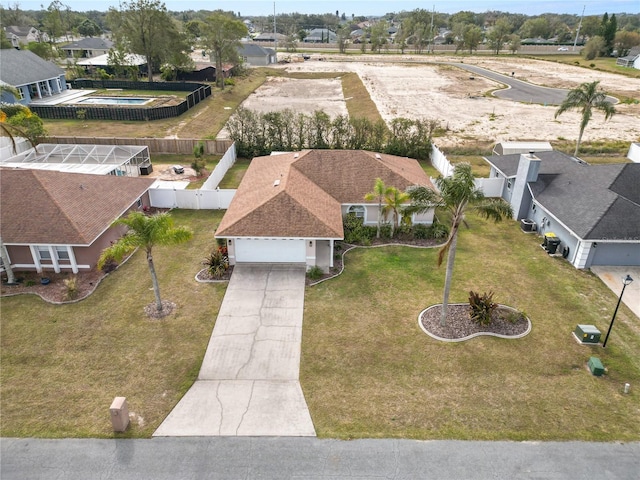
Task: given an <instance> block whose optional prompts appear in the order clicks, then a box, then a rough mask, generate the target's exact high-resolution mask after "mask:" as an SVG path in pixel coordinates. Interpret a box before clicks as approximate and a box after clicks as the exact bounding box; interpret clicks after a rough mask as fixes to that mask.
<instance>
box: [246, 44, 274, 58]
mask: <svg viewBox="0 0 640 480" xmlns="http://www.w3.org/2000/svg"><path fill="white" fill-rule="evenodd" d="M238 53H239V54H240V55H241V56H244V57H266V56H268V55H269V52H268V51H267V49H266V48H262V47H261V46H260V45H256V44H255V43H243V44H242V46H241V47H240V48H238Z"/></svg>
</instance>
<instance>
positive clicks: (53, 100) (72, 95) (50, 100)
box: [29, 90, 95, 105]
mask: <svg viewBox="0 0 640 480" xmlns="http://www.w3.org/2000/svg"><path fill="white" fill-rule="evenodd" d="M94 92H95V90H65V91H64V92H62V93H58V94H56V95H52V96H50V97H44V98H40V99H37V100H33V101H32V102H31V103H30V104H29V105H59V104H61V103H75V102H74V100H78V99H79V98H81V97H85V96H87V95H91V94H92V93H94Z"/></svg>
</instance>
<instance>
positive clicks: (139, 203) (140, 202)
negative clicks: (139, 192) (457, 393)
mask: <svg viewBox="0 0 640 480" xmlns="http://www.w3.org/2000/svg"><path fill="white" fill-rule="evenodd" d="M137 205H138V208H141V207H142V197H141V198H139V199H138V202H137Z"/></svg>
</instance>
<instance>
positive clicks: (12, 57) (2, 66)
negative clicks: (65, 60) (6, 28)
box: [0, 48, 67, 105]
mask: <svg viewBox="0 0 640 480" xmlns="http://www.w3.org/2000/svg"><path fill="white" fill-rule="evenodd" d="M0 81H1V82H3V83H6V84H8V85H11V86H13V87H15V88H16V89H17V90H18V98H16V99H15V101H16V102H17V103H21V104H23V105H29V103H31V101H32V100H35V99H41V98H44V97H52V96H54V95H58V94H60V93H63V92H64V91H66V90H67V81H66V80H65V78H64V70H63V69H61V68H60V67H58V66H57V65H56V64H54V63H53V62H48V61H47V60H44V59H42V58H40V57H39V56H38V55H36V54H35V53H33V52H30V51H29V50H14V49H13V48H8V49H1V50H0Z"/></svg>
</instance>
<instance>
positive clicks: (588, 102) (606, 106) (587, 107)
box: [553, 80, 616, 156]
mask: <svg viewBox="0 0 640 480" xmlns="http://www.w3.org/2000/svg"><path fill="white" fill-rule="evenodd" d="M599 83H600V81H599V80H598V81H595V82H591V83H583V84H581V85H580V86H579V87H577V88H574V89H573V90H571V91H569V94H568V95H567V98H565V99H564V101H563V102H562V103H561V104H560V107H558V110H556V113H555V115H554V116H553V118H558V116H559V115H561V114H563V113H564V112H566V111H567V110H573V109H575V110H579V111H580V112H581V113H582V121H581V122H580V134H579V135H578V142H577V143H576V151H575V153H574V154H573V155H574V156H577V155H578V150H580V142H581V141H582V134H583V133H584V129H585V128H587V125H588V124H589V120H591V117H592V116H593V110H594V109H596V110H601V111H602V112H603V113H604V119H605V120H608V119H609V118H611V117H612V116H613V114H614V113H616V109H615V108H614V107H613V105H612V104H611V103H610V102H609V101H607V94H606V93H605V92H603V91H602V90H598V84H599Z"/></svg>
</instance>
